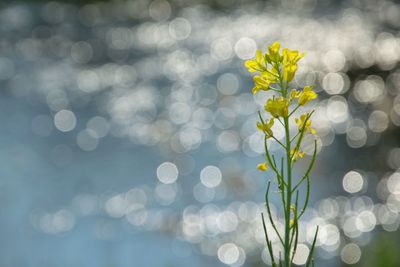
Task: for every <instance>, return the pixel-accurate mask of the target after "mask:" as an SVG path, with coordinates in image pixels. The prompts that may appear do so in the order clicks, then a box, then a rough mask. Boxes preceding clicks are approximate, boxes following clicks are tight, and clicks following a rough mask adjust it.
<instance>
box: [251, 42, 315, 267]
mask: <svg viewBox="0 0 400 267" xmlns="http://www.w3.org/2000/svg"><path fill="white" fill-rule="evenodd" d="M303 57H304V53H299V51H297V50H290V49H288V48H284V49H282V51H281V45H280V43H279V42H275V43H273V44H272V45H271V46H269V47H268V52H266V53H265V54H263V53H262V52H261V51H260V50H257V52H256V56H255V58H254V59H251V60H247V61H246V62H245V67H246V68H247V69H248V71H249V72H252V73H254V72H255V73H256V75H255V76H254V78H253V81H254V87H253V90H252V91H253V94H257V93H259V92H260V91H273V94H272V97H271V98H269V99H267V100H266V102H265V105H264V109H265V111H266V112H267V113H269V115H270V118H269V119H268V120H266V119H264V118H263V116H262V115H261V112H258V114H259V119H260V120H259V121H258V122H257V128H258V129H259V130H260V131H261V132H263V134H264V137H265V138H264V147H265V161H264V162H262V163H260V164H258V165H257V169H259V170H261V171H267V170H269V169H271V171H272V172H273V173H274V174H275V175H276V182H277V185H278V190H279V192H280V194H281V199H282V205H283V210H284V219H285V231H284V233H281V232H280V231H278V229H277V227H276V224H275V222H274V218H273V217H272V216H271V212H270V205H269V199H268V194H269V188H270V185H271V184H270V182H268V186H267V192H266V207H267V211H268V216H269V222H270V223H271V225H272V228H273V229H274V231H275V233H276V235H277V236H278V238H279V241H280V242H281V245H282V247H283V251H281V252H279V255H280V256H279V259H278V260H277V259H276V258H275V256H274V251H273V246H272V241H270V239H269V235H268V233H267V231H266V227H265V221H264V216H262V220H263V224H264V232H265V236H266V241H267V248H268V251H269V253H270V256H271V262H272V266H284V267H291V266H292V262H293V257H294V255H295V252H296V248H297V236H298V233H299V224H298V221H299V219H300V217H301V216H302V215H303V213H304V211H305V209H306V207H307V205H308V199H309V194H310V191H309V188H310V178H309V174H310V171H311V169H312V167H313V164H314V161H315V158H316V142H315V143H314V145H315V147H314V153H313V155H312V158H311V161H310V163H309V167H308V168H307V171H306V173H305V174H304V175H303V176H302V177H299V178H298V179H297V180H296V179H295V177H292V169H293V168H294V165H295V163H296V161H297V160H298V159H301V158H303V157H304V155H305V154H304V152H303V151H302V150H301V144H302V141H303V137H304V135H306V134H311V135H315V134H316V130H315V129H314V128H313V127H312V122H311V119H310V118H311V115H312V114H313V112H314V111H310V112H307V113H304V114H301V115H300V116H299V117H295V118H294V122H295V123H296V125H297V132H296V133H295V134H293V136H291V132H290V122H291V120H293V118H292V117H294V116H295V115H294V114H295V111H297V110H298V109H299V108H300V107H303V106H305V105H307V104H308V103H309V102H310V101H312V100H314V99H316V98H317V94H316V92H314V91H313V88H312V87H311V86H305V87H304V88H302V89H291V90H289V88H293V87H291V86H290V82H292V81H293V79H294V77H295V75H296V71H297V69H298V62H299V60H300V59H302V58H303ZM276 121H277V122H279V124H280V125H282V126H283V127H284V129H285V140H284V141H280V140H278V139H277V138H276V137H275V136H274V131H273V129H272V128H273V126H274V125H275V124H276ZM268 140H273V141H275V142H277V143H278V144H279V145H280V146H281V147H282V148H283V149H284V151H285V157H283V158H281V160H280V161H279V159H277V157H275V155H271V154H270V152H269V151H268V146H267V142H268ZM305 181H306V182H307V189H308V190H307V192H306V194H305V203H304V204H303V205H302V207H300V204H299V198H298V196H299V186H300V185H301V184H302V183H303V182H305ZM317 234H318V228H317V231H316V233H315V237H314V242H313V244H312V247H311V250H310V254H309V256H308V259H307V262H306V266H311V265H313V264H314V263H313V258H312V255H313V250H314V245H315V240H316V237H317ZM281 256H282V257H283V258H281ZM277 261H279V265H278V264H277ZM310 264H311V265H310Z"/></svg>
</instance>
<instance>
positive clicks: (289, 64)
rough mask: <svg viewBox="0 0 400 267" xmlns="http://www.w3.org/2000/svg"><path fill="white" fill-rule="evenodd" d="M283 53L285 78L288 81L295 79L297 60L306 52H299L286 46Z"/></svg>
mask: <svg viewBox="0 0 400 267" xmlns="http://www.w3.org/2000/svg"><path fill="white" fill-rule="evenodd" d="M282 53H283V79H284V80H285V81H287V82H290V81H292V80H293V78H294V75H295V74H296V71H297V62H298V61H299V60H300V59H301V58H302V57H304V53H301V54H299V51H297V50H290V49H287V48H284V49H283V50H282Z"/></svg>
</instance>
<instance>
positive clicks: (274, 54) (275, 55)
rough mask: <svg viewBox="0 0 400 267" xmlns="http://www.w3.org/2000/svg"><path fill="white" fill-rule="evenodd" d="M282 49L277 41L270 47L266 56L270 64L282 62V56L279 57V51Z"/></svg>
mask: <svg viewBox="0 0 400 267" xmlns="http://www.w3.org/2000/svg"><path fill="white" fill-rule="evenodd" d="M280 48H281V44H280V43H279V42H278V41H276V42H274V43H273V44H272V45H270V46H269V47H268V52H269V53H268V54H267V55H266V58H267V59H268V60H269V61H270V62H279V61H281V56H280V55H279V49H280Z"/></svg>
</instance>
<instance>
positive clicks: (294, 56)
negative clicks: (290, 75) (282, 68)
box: [282, 48, 304, 64]
mask: <svg viewBox="0 0 400 267" xmlns="http://www.w3.org/2000/svg"><path fill="white" fill-rule="evenodd" d="M282 53H283V64H297V62H298V61H299V60H300V59H302V58H303V57H304V53H301V54H299V51H297V50H290V49H288V48H284V49H283V50H282Z"/></svg>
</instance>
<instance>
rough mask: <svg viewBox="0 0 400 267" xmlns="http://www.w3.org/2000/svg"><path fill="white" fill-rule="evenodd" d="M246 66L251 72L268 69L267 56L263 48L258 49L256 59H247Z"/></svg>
mask: <svg viewBox="0 0 400 267" xmlns="http://www.w3.org/2000/svg"><path fill="white" fill-rule="evenodd" d="M244 66H245V67H246V68H247V70H248V71H249V72H256V71H260V72H261V71H264V70H266V66H265V58H264V56H263V54H262V52H261V50H257V52H256V57H255V58H254V59H250V60H246V61H245V62H244Z"/></svg>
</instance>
